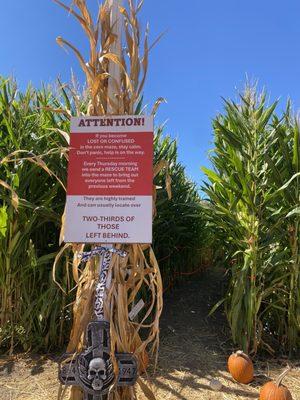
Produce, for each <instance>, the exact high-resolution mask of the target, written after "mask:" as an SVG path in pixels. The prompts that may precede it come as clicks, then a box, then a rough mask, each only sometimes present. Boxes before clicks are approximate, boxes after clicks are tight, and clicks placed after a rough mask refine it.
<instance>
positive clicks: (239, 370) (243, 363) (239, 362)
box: [228, 350, 254, 383]
mask: <svg viewBox="0 0 300 400" xmlns="http://www.w3.org/2000/svg"><path fill="white" fill-rule="evenodd" d="M228 370H229V372H230V373H231V376H232V377H233V379H235V380H236V381H237V382H240V383H250V382H252V381H253V377H254V368H253V363H252V361H251V359H250V357H249V356H247V354H245V353H243V352H242V351H240V350H239V351H237V352H236V353H234V354H231V356H230V357H229V358H228Z"/></svg>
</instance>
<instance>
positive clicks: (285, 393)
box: [259, 367, 293, 400]
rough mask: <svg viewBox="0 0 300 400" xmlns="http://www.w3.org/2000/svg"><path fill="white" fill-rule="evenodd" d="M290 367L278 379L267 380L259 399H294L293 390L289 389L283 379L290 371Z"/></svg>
mask: <svg viewBox="0 0 300 400" xmlns="http://www.w3.org/2000/svg"><path fill="white" fill-rule="evenodd" d="M290 369H291V368H290V367H288V368H287V369H286V370H285V371H283V373H282V374H281V375H279V377H278V378H277V379H276V381H275V382H274V381H271V382H267V383H265V384H264V386H263V387H262V388H261V390H260V395H259V400H293V397H292V395H291V392H290V391H289V389H288V388H287V387H286V386H284V385H282V381H283V379H284V377H285V376H286V375H287V374H288V372H289V371H290Z"/></svg>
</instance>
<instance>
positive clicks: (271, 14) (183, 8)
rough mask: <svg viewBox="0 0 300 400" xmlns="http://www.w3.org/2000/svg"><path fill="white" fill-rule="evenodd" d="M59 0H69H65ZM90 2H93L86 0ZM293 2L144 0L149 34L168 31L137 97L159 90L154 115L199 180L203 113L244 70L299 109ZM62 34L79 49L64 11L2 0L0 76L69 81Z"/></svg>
mask: <svg viewBox="0 0 300 400" xmlns="http://www.w3.org/2000/svg"><path fill="white" fill-rule="evenodd" d="M66 2H69V1H68V0H66ZM90 3H91V4H92V7H93V8H94V9H95V8H96V6H97V0H90ZM299 16H300V2H299V0H286V1H279V0H264V1H262V0H252V1H242V0H226V1H224V0H210V1H201V0H192V1H189V2H188V1H179V0H145V6H144V8H143V12H142V15H141V20H142V23H143V25H144V26H145V24H146V22H147V21H149V22H150V28H151V37H152V39H153V40H154V39H155V38H156V36H157V35H158V34H160V33H161V32H163V31H165V30H167V33H166V35H165V36H164V37H163V39H162V40H161V41H160V43H159V44H158V45H157V46H156V48H155V49H154V50H153V52H152V57H151V62H150V70H149V76H148V82H147V86H146V90H145V100H146V102H147V103H149V104H152V103H153V102H154V101H155V99H156V98H157V97H160V96H162V97H165V98H166V99H167V101H168V103H167V104H165V105H162V106H161V109H160V111H159V114H158V117H157V122H163V121H166V120H168V122H167V124H166V133H170V134H171V135H172V136H173V137H177V138H178V141H179V149H180V160H181V161H182V162H183V163H184V164H185V165H186V167H187V172H188V174H189V176H190V177H191V178H193V179H194V180H195V181H197V183H199V184H201V180H202V178H203V175H202V173H201V172H200V166H201V165H205V166H207V165H208V164H209V161H208V151H209V150H210V149H211V148H212V147H213V143H212V139H213V137H212V130H211V120H212V118H213V117H214V116H215V115H216V113H218V112H219V111H222V100H221V96H223V97H226V98H228V97H236V93H237V89H238V88H242V87H243V84H244V82H245V77H246V74H247V75H248V76H249V77H250V78H257V79H259V82H260V85H261V86H265V87H266V89H267V90H268V92H269V93H270V96H271V98H272V99H274V98H278V97H281V98H282V102H281V105H282V106H283V105H284V103H285V101H286V99H287V97H289V96H290V97H291V98H292V100H293V102H294V106H295V108H296V109H298V108H300V23H299ZM58 35H62V36H63V37H65V38H66V39H69V40H70V41H72V42H74V43H76V44H77V45H78V47H79V48H80V49H84V48H85V43H86V42H85V38H84V36H83V35H82V33H81V31H80V29H79V27H78V26H77V24H76V23H75V22H74V21H73V19H72V18H71V17H70V16H67V14H66V13H65V12H64V10H62V9H60V8H59V7H58V6H56V5H55V4H54V3H53V2H52V1H51V0H27V1H21V0H18V1H5V2H3V4H2V8H1V24H0V74H1V75H4V76H7V75H11V74H13V75H14V76H15V77H16V78H17V80H18V81H19V83H20V84H21V85H22V86H25V85H26V84H27V83H28V82H30V81H31V82H32V83H33V84H34V85H36V86H38V85H40V83H41V82H42V81H44V82H51V81H52V82H53V81H54V80H55V78H56V77H57V76H60V77H61V79H62V80H63V81H68V80H69V79H70V70H71V68H73V70H74V71H75V73H78V71H79V70H78V66H77V62H76V60H75V58H74V57H73V55H71V54H70V53H69V54H67V53H65V52H64V51H63V50H62V49H61V48H59V47H58V46H57V45H56V43H55V38H56V36H58Z"/></svg>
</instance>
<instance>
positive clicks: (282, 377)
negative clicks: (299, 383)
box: [275, 366, 292, 387]
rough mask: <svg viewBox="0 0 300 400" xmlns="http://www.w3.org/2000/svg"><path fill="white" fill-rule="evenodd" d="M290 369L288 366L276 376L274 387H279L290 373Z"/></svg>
mask: <svg viewBox="0 0 300 400" xmlns="http://www.w3.org/2000/svg"><path fill="white" fill-rule="evenodd" d="M291 369H292V368H291V367H290V366H288V367H287V368H286V369H285V370H284V371H283V372H282V374H280V375H279V376H278V378H277V379H276V382H275V383H276V385H277V386H278V387H279V386H280V385H281V383H282V381H283V379H284V378H285V377H286V375H287V374H288V373H289V372H290V370H291Z"/></svg>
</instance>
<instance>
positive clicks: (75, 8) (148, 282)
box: [55, 0, 170, 400]
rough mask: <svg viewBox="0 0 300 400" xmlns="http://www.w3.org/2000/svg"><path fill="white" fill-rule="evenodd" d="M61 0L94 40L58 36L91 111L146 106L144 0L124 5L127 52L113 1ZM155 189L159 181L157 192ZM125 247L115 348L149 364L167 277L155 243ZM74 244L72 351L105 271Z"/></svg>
mask: <svg viewBox="0 0 300 400" xmlns="http://www.w3.org/2000/svg"><path fill="white" fill-rule="evenodd" d="M55 2H56V3H58V4H59V5H61V6H62V7H63V8H65V9H66V10H67V11H68V12H69V13H70V14H72V15H73V16H74V17H75V18H76V19H77V20H78V21H79V23H80V25H81V27H82V28H83V30H84V32H85V34H86V36H87V39H88V42H89V49H90V52H89V60H88V61H87V62H86V60H84V57H83V56H82V55H81V53H80V52H79V50H78V49H77V48H76V47H75V46H74V45H73V44H71V43H70V42H68V41H67V40H65V39H63V38H62V37H59V38H58V39H57V42H58V44H59V45H61V46H65V47H67V48H69V49H71V50H72V51H73V52H74V53H75V55H76V57H77V58H78V61H79V63H80V66H81V68H82V70H83V72H84V73H85V76H86V82H87V90H88V94H89V99H90V102H89V106H88V110H87V115H106V114H109V113H111V114H134V113H135V112H136V110H137V108H139V107H140V102H141V95H142V91H143V87H144V83H145V79H146V75H147V70H148V57H149V50H150V49H149V44H148V29H147V30H146V33H145V37H144V41H143V46H142V47H143V52H142V53H141V32H140V27H139V23H138V13H139V11H140V8H141V6H142V3H143V2H141V3H140V4H139V5H137V6H134V4H133V2H132V0H128V7H127V8H123V7H121V8H120V13H121V14H122V17H123V19H124V30H125V42H126V49H125V50H124V51H123V52H122V54H121V56H119V55H117V54H114V53H113V52H112V51H111V48H112V46H113V44H114V43H115V42H116V40H117V39H118V38H117V37H116V34H115V33H114V27H113V26H112V24H111V9H110V6H109V4H110V2H109V1H105V2H104V3H103V4H102V5H100V6H99V11H98V15H97V18H96V20H95V21H94V20H93V18H92V16H91V14H90V12H89V9H88V7H87V4H86V2H85V1H84V0H74V1H73V2H72V5H71V6H67V5H65V4H64V3H63V2H61V1H60V0H55ZM110 63H115V64H116V65H117V66H118V67H119V70H120V72H121V78H120V81H117V80H115V81H114V88H115V90H114V93H113V95H112V94H111V91H110V88H109V82H110V81H111V80H112V79H114V77H112V76H111V75H110V72H109V71H110ZM159 101H160V100H158V102H157V104H158V103H159ZM166 167H167V164H166V163H161V164H160V165H158V166H155V167H154V175H156V174H157V173H159V172H160V170H161V169H162V168H166ZM167 176H168V175H167ZM167 183H168V190H169V186H170V185H169V182H168V181H167ZM155 190H156V189H155V187H154V193H155ZM62 232H63V227H62ZM62 238H63V236H62ZM67 247H68V246H65V247H64V248H63V250H64V249H65V248H67ZM117 247H119V248H120V247H121V246H117ZM123 248H124V249H125V250H126V251H127V252H128V254H129V256H128V258H127V259H126V261H125V263H123V262H122V261H121V260H119V259H117V258H116V257H113V260H112V263H111V267H110V268H111V272H112V285H111V288H110V289H109V292H108V295H107V301H106V311H107V314H108V315H109V318H110V326H111V338H112V349H114V350H115V351H121V352H133V353H134V354H135V355H136V356H137V358H138V360H139V363H140V365H143V360H144V354H145V353H146V352H147V351H149V346H151V348H150V351H151V354H157V349H158V343H159V317H160V314H161V311H162V281H161V276H160V271H159V267H158V264H157V261H156V258H155V256H154V252H153V250H152V248H151V247H150V246H148V245H145V246H142V245H131V246H123ZM72 250H73V253H74V259H73V277H74V279H75V281H76V282H77V285H78V288H77V294H76V301H75V304H74V308H73V314H74V321H73V328H72V332H71V337H70V342H69V345H68V349H67V350H68V351H69V352H74V351H80V350H81V349H82V346H83V342H84V334H85V330H86V327H87V324H88V322H89V320H90V319H91V317H92V310H93V307H92V305H93V291H94V288H95V283H96V281H97V276H98V274H99V271H98V267H97V266H96V265H95V262H93V261H91V262H88V263H87V266H86V268H85V269H84V270H83V271H81V269H80V268H79V265H78V261H77V260H78V258H77V256H78V252H81V251H83V250H84V245H80V246H76V245H73V246H72ZM61 254H62V252H61V253H60V254H59V255H58V257H57V259H56V261H55V263H56V262H57V261H58V260H59V257H60V255H61ZM145 293H146V294H147V297H148V303H147V304H148V306H147V309H146V310H145V311H144V316H143V318H142V319H141V321H140V322H132V321H130V319H129V317H128V312H129V310H130V308H131V307H132V305H133V304H135V303H136V301H138V300H139V299H140V298H141V297H143V295H144V296H145ZM142 331H144V335H143V340H142V339H141V332H142ZM138 383H139V385H140V387H141V389H142V390H143V391H144V393H145V395H146V396H147V395H148V396H149V393H152V392H151V390H150V389H149V388H148V386H147V385H146V384H145V383H144V382H143V381H142V379H141V378H139V379H138ZM151 396H153V394H151ZM70 398H71V399H72V400H79V399H81V398H82V393H81V390H79V389H77V388H72V390H71V397H70ZM111 398H114V399H124V400H125V399H134V398H136V392H135V389H134V388H119V389H116V390H114V391H113V393H112V395H111Z"/></svg>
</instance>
